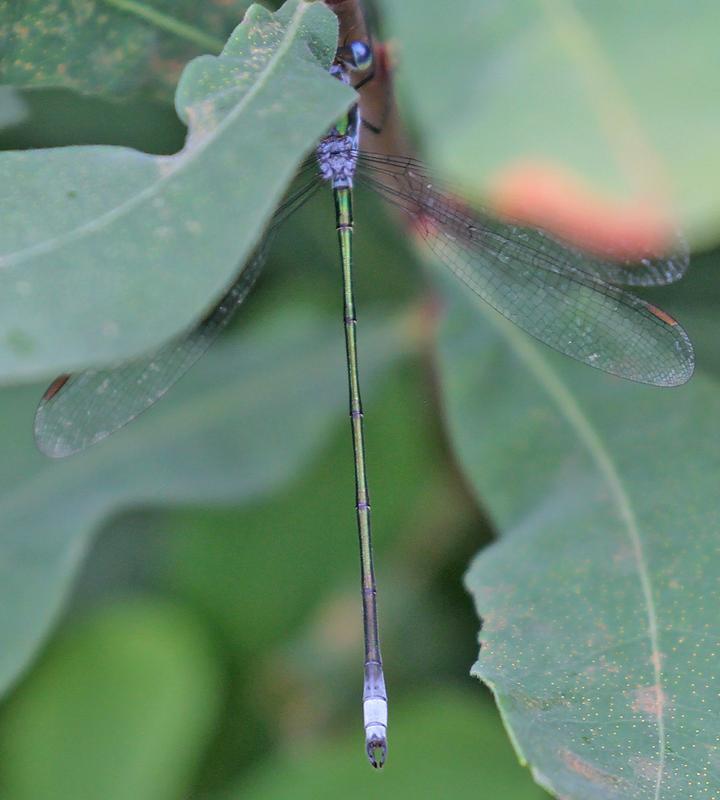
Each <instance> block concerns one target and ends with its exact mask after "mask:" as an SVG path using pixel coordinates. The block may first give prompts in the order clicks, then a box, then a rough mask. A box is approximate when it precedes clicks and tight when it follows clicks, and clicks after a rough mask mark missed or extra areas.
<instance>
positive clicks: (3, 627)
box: [0, 306, 411, 689]
mask: <svg viewBox="0 0 720 800" xmlns="http://www.w3.org/2000/svg"><path fill="white" fill-rule="evenodd" d="M337 334H338V326H337V323H336V322H335V321H333V322H332V323H331V322H327V321H326V320H324V319H318V318H317V316H314V315H312V314H309V313H307V312H305V313H301V312H299V311H298V310H297V309H295V310H294V311H293V309H292V308H291V307H288V306H284V307H283V308H282V310H281V312H280V313H278V314H277V315H275V316H274V317H273V318H271V319H265V320H263V321H261V322H260V324H256V325H255V326H253V327H251V328H248V329H247V332H246V334H245V335H244V336H241V337H238V338H236V339H233V340H230V341H227V342H224V343H221V345H220V346H217V347H215V348H213V350H212V351H211V352H210V353H209V354H208V355H207V356H206V357H205V358H204V359H203V360H202V361H201V362H200V364H198V365H197V366H196V367H195V368H194V369H193V370H192V371H191V372H190V373H189V374H188V375H187V376H186V377H185V378H183V380H182V382H181V383H180V384H179V385H178V387H177V388H176V389H175V391H173V392H172V393H171V394H170V395H169V396H168V397H167V398H166V399H164V400H163V402H162V403H161V404H158V406H157V407H155V408H153V409H151V410H150V411H149V412H147V413H146V414H145V415H144V416H143V417H142V418H141V419H139V420H138V421H136V422H135V423H134V424H133V425H132V426H130V427H129V428H127V429H125V430H123V431H120V432H118V433H117V434H116V435H115V436H113V437H112V439H110V440H109V441H107V442H106V443H103V444H101V445H98V446H97V447H95V448H92V449H90V450H88V451H87V452H85V453H82V454H81V455H78V456H76V457H74V458H73V459H72V460H70V461H66V462H51V461H48V460H47V459H45V458H43V457H42V456H40V455H39V454H38V453H37V452H36V451H35V449H34V446H33V443H32V439H31V434H30V431H31V418H32V411H33V408H34V405H35V402H36V400H37V396H38V394H39V387H34V388H25V389H7V390H5V391H4V392H3V394H2V395H0V402H1V403H2V405H1V406H0V412H1V413H0V441H2V442H3V448H4V452H6V453H12V458H11V459H10V458H7V459H3V460H2V461H0V608H2V609H3V611H2V613H1V614H0V689H4V688H6V687H7V686H8V684H9V683H10V682H11V681H12V680H13V679H14V678H15V677H16V675H17V674H18V673H19V672H20V671H21V670H22V669H23V668H24V667H25V665H26V664H27V661H28V659H29V658H30V657H31V656H32V654H33V653H34V651H35V650H36V648H37V647H38V645H39V643H40V642H41V641H42V639H43V638H44V636H45V635H46V632H47V630H48V627H49V626H50V625H51V623H52V622H53V621H54V619H55V617H56V616H57V614H58V611H59V609H60V607H61V605H62V603H63V601H64V599H65V597H66V595H67V592H68V590H69V588H70V586H71V584H72V581H73V578H74V576H75V574H76V572H77V569H78V567H79V564H80V562H81V561H82V559H83V557H84V554H85V552H86V550H87V548H88V545H89V537H90V535H91V534H92V533H94V532H95V530H96V529H97V528H98V526H99V525H100V524H101V523H102V522H103V521H104V520H106V519H107V518H108V517H109V516H111V515H112V514H113V513H116V512H117V511H119V510H121V509H123V508H132V507H137V506H141V505H144V506H155V507H157V506H162V505H166V504H168V505H177V504H186V503H211V502H224V503H241V502H242V501H244V500H247V499H248V498H250V497H257V496H258V495H260V494H263V493H265V492H268V491H269V490H270V489H272V488H274V487H276V486H278V485H280V484H282V483H283V482H285V481H287V480H289V479H290V478H291V477H292V476H294V475H295V474H296V472H297V470H298V468H299V466H300V465H301V464H303V463H304V461H305V460H306V459H307V458H308V457H309V456H310V455H311V454H312V453H314V452H315V451H316V449H317V448H318V447H319V446H320V445H321V444H322V442H323V441H324V439H325V437H326V436H327V435H328V433H329V431H330V430H332V428H333V426H334V425H335V424H336V422H337V420H338V418H339V417H341V416H344V414H345V413H346V405H347V397H346V385H345V383H344V382H343V380H342V375H343V370H344V367H343V357H344V351H343V346H342V337H338V335H337ZM410 337H411V332H410V331H409V330H408V329H407V325H406V321H405V320H404V319H399V320H395V321H392V322H390V323H388V324H377V325H372V323H370V322H369V324H368V335H366V336H365V337H364V338H363V352H364V356H363V377H364V379H365V382H366V383H368V385H369V386H370V387H372V384H373V382H374V381H376V380H377V379H378V377H379V375H380V374H382V372H383V370H384V369H385V368H386V367H387V366H388V365H389V364H390V363H392V362H393V361H394V360H395V359H396V358H398V356H399V355H400V354H401V353H402V352H403V351H404V350H405V349H406V348H407V347H408V346H409V341H410Z"/></svg>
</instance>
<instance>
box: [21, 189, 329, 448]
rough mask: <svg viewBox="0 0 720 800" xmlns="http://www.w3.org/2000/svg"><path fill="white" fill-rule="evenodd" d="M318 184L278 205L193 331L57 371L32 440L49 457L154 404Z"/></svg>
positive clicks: (222, 320) (239, 298)
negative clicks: (99, 362) (96, 363)
mask: <svg viewBox="0 0 720 800" xmlns="http://www.w3.org/2000/svg"><path fill="white" fill-rule="evenodd" d="M319 185H320V184H319V183H318V182H317V181H316V180H312V181H310V182H309V183H308V184H306V185H305V186H303V187H302V188H301V189H299V190H298V191H297V192H295V193H294V194H293V195H291V196H290V197H289V198H288V200H287V201H286V202H285V203H283V205H282V206H281V207H280V208H279V209H278V211H277V212H276V214H275V216H274V217H273V219H272V221H271V223H270V226H269V228H268V230H267V232H266V235H265V237H264V239H263V241H262V242H261V244H260V245H259V246H258V247H257V249H256V250H255V252H254V253H253V255H252V256H251V257H250V259H249V260H248V261H247V263H246V265H245V267H244V269H243V270H242V272H241V273H240V276H239V278H238V279H237V281H236V282H235V283H234V284H233V286H232V287H231V288H230V290H229V291H228V292H227V293H226V294H225V296H224V297H223V298H222V300H221V301H220V303H219V304H218V305H217V306H216V307H215V308H214V309H213V310H212V311H211V312H210V313H209V314H208V315H207V317H205V319H204V320H203V321H202V322H201V323H200V324H199V325H197V327H195V328H194V329H192V330H191V331H190V332H189V333H186V334H183V335H181V336H179V337H177V338H175V339H173V340H172V341H170V342H168V343H167V344H165V345H163V346H162V347H160V348H159V349H158V350H156V351H154V352H152V353H150V354H148V355H146V356H143V357H141V358H138V359H136V360H133V361H128V362H126V363H124V364H119V365H118V366H115V367H109V368H104V369H89V370H85V371H84V372H79V373H77V374H75V375H61V376H60V377H59V378H57V379H56V380H55V381H53V383H52V384H51V385H50V386H49V387H48V389H47V391H46V392H45V394H44V395H43V397H42V399H41V400H40V404H39V405H38V408H37V411H36V413H35V442H36V444H37V446H38V449H39V450H40V451H41V452H42V453H44V454H45V455H47V456H50V457H52V458H63V457H65V456H69V455H72V454H74V453H78V452H80V451H82V450H84V449H86V448H87V447H90V445H93V444H95V443H96V442H99V441H101V440H102V439H104V438H106V437H107V436H109V435H110V434H111V433H114V432H115V431H117V430H119V429H120V428H122V427H123V426H124V425H127V423H129V422H131V421H132V420H133V419H135V417H137V416H138V415H139V414H141V413H142V412H143V411H145V410H147V409H148V408H150V406H152V405H153V404H154V403H156V402H157V401H158V400H159V399H160V398H161V397H162V396H163V395H164V394H165V393H166V392H167V391H168V390H169V389H170V388H171V387H172V386H173V385H174V384H175V383H177V381H178V380H180V378H181V377H182V376H183V375H184V374H185V373H186V372H187V371H188V370H189V369H190V367H191V366H192V365H193V364H194V363H195V362H196V361H197V360H198V359H199V358H200V357H201V356H202V355H203V354H204V353H205V352H206V351H207V350H208V348H209V347H210V346H211V345H212V343H213V342H214V341H215V340H216V339H217V337H218V336H219V334H220V332H221V331H222V330H223V329H224V328H225V327H226V326H227V324H228V323H229V322H230V320H231V319H232V317H233V315H234V313H235V311H236V310H237V308H238V306H239V305H240V304H241V303H242V302H243V300H244V299H245V298H246V297H247V295H248V293H249V292H250V290H251V289H252V287H253V285H254V284H255V281H256V280H257V277H258V275H259V274H260V271H261V270H262V267H263V265H264V263H265V259H266V257H267V252H268V250H269V248H270V244H271V242H272V239H273V238H274V234H275V231H276V229H277V227H278V225H279V224H280V223H281V222H282V221H283V220H285V219H286V218H287V217H288V216H289V214H291V213H292V212H293V211H295V210H296V209H297V208H299V206H300V205H302V204H303V203H304V202H305V201H306V200H307V199H308V198H309V197H311V196H312V194H314V191H315V190H316V189H317V187H318V186H319Z"/></svg>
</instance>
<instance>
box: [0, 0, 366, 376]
mask: <svg viewBox="0 0 720 800" xmlns="http://www.w3.org/2000/svg"><path fill="white" fill-rule="evenodd" d="M336 37H337V22H336V18H335V16H334V14H332V13H331V12H330V11H329V10H328V9H327V8H325V7H324V6H323V5H322V4H320V3H306V2H304V0H293V1H292V2H289V3H287V4H286V5H285V6H284V8H283V10H281V11H279V12H278V13H277V14H275V15H271V14H269V13H268V12H267V11H265V10H264V9H262V8H261V7H260V6H253V8H252V9H251V10H250V11H249V12H248V15H247V17H246V19H245V22H244V23H243V24H242V25H241V26H240V27H239V28H238V29H237V30H236V32H235V33H234V34H233V36H232V37H231V39H230V40H229V42H228V44H227V45H226V47H225V50H224V51H223V54H222V55H221V56H220V57H219V58H215V57H213V56H202V57H200V58H198V59H196V60H195V61H193V62H192V63H191V64H189V65H188V67H187V68H186V70H185V72H184V74H183V79H182V81H181V83H180V86H179V87H178V93H177V97H176V104H177V108H178V113H179V114H180V116H181V117H182V118H183V120H185V121H187V122H188V123H189V126H190V131H189V135H188V139H187V142H186V145H185V147H184V148H183V150H182V151H181V152H179V153H178V154H176V155H174V156H169V157H168V156H153V155H148V154H145V153H140V152H137V151H135V150H129V149H125V148H120V147H66V148H57V149H52V150H33V151H19V152H8V153H3V154H0V179H1V180H2V185H3V186H4V187H6V189H5V190H4V191H3V193H2V199H0V215H1V216H2V219H3V226H2V229H1V232H0V253H1V255H0V267H2V269H0V298H1V299H0V319H2V324H0V375H2V376H3V377H4V378H5V379H6V380H7V379H9V378H18V377H27V376H36V375H39V374H46V373H48V372H50V371H58V372H59V371H73V370H76V369H78V368H81V367H84V366H87V365H89V364H99V363H102V362H108V361H119V360H123V359H127V358H130V357H132V356H135V355H138V354H140V353H141V352H143V351H147V350H149V349H152V348H153V347H154V346H156V345H158V344H160V343H161V342H163V341H165V340H167V339H169V338H171V337H172V336H173V335H174V334H176V333H178V332H179V331H181V330H183V329H184V328H186V327H188V326H189V325H190V324H192V323H193V322H195V321H197V320H198V319H200V318H201V317H202V316H203V315H204V314H205V312H206V309H207V307H208V306H209V305H210V304H211V302H212V301H213V300H215V299H217V298H219V296H221V295H222V293H223V291H224V290H225V289H226V287H227V286H228V285H229V284H230V283H231V282H232V279H233V277H234V275H235V273H236V272H237V270H238V264H242V263H243V262H244V261H245V259H246V258H247V256H248V255H249V253H250V250H251V248H252V247H253V245H254V244H255V243H256V242H257V240H258V237H259V235H260V231H261V228H262V226H263V224H264V223H265V222H266V221H267V219H268V217H269V216H270V213H271V211H272V209H273V207H274V206H275V205H276V204H277V202H278V200H279V198H280V197H281V194H282V192H283V190H284V189H285V187H286V186H287V184H288V183H289V182H290V179H291V177H292V174H293V172H294V171H295V168H296V166H297V164H298V162H299V161H300V160H301V158H302V155H303V154H305V153H306V152H307V151H308V149H309V148H310V147H311V146H312V144H313V143H314V142H315V141H317V139H318V137H319V136H321V135H322V134H323V133H324V131H326V130H327V128H328V127H329V126H330V124H331V123H332V122H333V120H334V119H336V118H337V116H338V115H339V114H340V113H341V112H342V111H343V110H344V109H345V108H346V107H347V105H348V103H349V101H350V100H351V98H352V92H351V91H350V90H349V89H348V88H347V87H345V86H343V85H342V84H341V83H340V82H339V81H337V80H335V79H334V78H332V77H330V75H329V74H328V72H327V67H328V65H329V63H330V61H331V59H332V56H333V53H334V49H335V47H336Z"/></svg>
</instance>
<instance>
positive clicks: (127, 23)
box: [0, 0, 248, 100]
mask: <svg viewBox="0 0 720 800" xmlns="http://www.w3.org/2000/svg"><path fill="white" fill-rule="evenodd" d="M247 7H248V3H247V2H246V0H207V1H206V2H203V3H196V2H191V0H144V1H143V2H138V0H53V1H52V2H48V0H18V1H17V2H13V3H4V4H3V5H2V7H0V47H2V49H3V60H2V62H1V63H0V81H2V82H3V83H9V84H13V85H14V86H20V87H33V88H37V87H48V86H57V87H63V88H69V89H75V90H77V91H80V92H87V93H94V94H103V95H109V96H113V95H126V94H128V93H130V92H135V91H139V90H143V91H145V92H150V93H152V94H155V95H157V96H159V97H161V98H162V99H165V100H172V94H173V91H174V89H175V84H176V83H177V78H178V76H179V74H180V71H181V69H182V66H183V65H184V64H185V63H186V62H187V61H189V60H190V59H191V58H192V57H193V56H196V55H198V54H199V53H204V52H210V53H217V52H219V51H220V50H221V49H222V46H223V42H224V41H225V39H226V38H227V36H228V34H229V33H230V32H231V31H232V29H233V28H234V27H235V26H236V25H237V23H238V21H239V20H240V19H242V16H243V14H244V13H245V10H246V9H247Z"/></svg>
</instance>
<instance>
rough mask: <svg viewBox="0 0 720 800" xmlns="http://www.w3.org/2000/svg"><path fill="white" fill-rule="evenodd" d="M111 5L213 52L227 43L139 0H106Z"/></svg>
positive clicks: (216, 51) (219, 49) (218, 50)
mask: <svg viewBox="0 0 720 800" xmlns="http://www.w3.org/2000/svg"><path fill="white" fill-rule="evenodd" d="M104 2H105V3H106V4H107V5H109V6H114V7H115V8H118V9H120V10H121V11H126V12H127V13H128V14H135V15H136V16H138V17H141V18H142V19H144V20H147V22H150V23H151V24H152V25H155V27H157V28H159V29H160V30H164V31H167V32H168V33H172V34H174V35H175V36H178V37H179V38H181V39H186V40H187V41H188V42H192V43H193V44H196V45H198V46H199V47H204V48H208V49H209V50H211V51H212V52H213V53H219V52H220V51H221V50H222V49H223V45H224V44H225V43H224V42H223V41H222V40H221V39H218V38H216V37H215V36H211V35H210V34H208V33H204V32H203V31H200V30H198V29H197V28H194V27H193V26H192V25H187V24H186V23H184V22H180V20H179V19H175V18H174V17H169V16H168V15H167V14H163V13H161V12H160V11H156V10H155V9H154V8H149V7H148V6H146V5H144V4H143V3H139V2H137V0H104Z"/></svg>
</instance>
